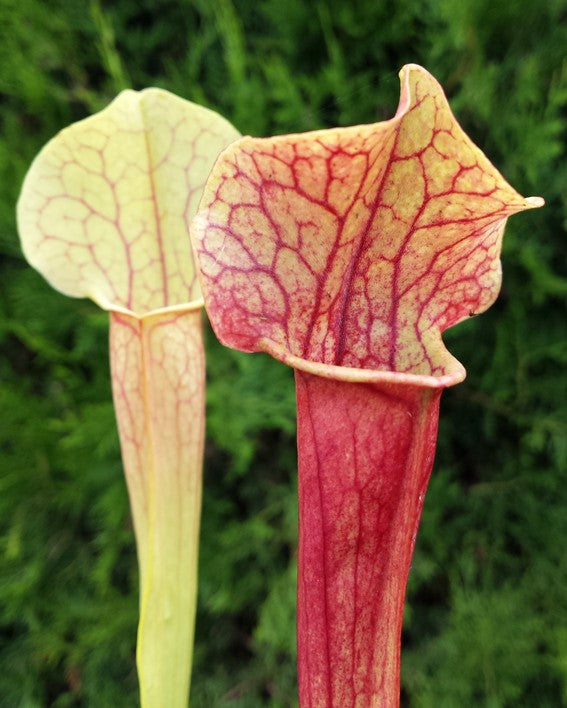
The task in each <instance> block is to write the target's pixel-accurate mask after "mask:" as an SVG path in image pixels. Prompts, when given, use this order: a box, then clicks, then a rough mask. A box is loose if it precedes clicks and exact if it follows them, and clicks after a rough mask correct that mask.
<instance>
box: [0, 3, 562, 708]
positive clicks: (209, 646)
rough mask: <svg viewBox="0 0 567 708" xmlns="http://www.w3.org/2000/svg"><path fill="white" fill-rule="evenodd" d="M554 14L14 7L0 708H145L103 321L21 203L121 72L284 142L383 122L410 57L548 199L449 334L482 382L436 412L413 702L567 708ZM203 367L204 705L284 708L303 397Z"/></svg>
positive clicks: (200, 685)
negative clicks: (491, 285) (48, 262)
mask: <svg viewBox="0 0 567 708" xmlns="http://www.w3.org/2000/svg"><path fill="white" fill-rule="evenodd" d="M97 12H98V19H97ZM566 17H567V6H566V3H565V0H548V2H546V3H544V4H541V3H539V4H538V3H533V2H532V1H531V0H517V1H516V2H514V3H495V2H493V1H491V0H461V1H460V2H457V0H441V1H439V0H425V1H424V2H417V1H416V0H412V1H411V2H405V3H395V2H394V0H385V1H384V2H381V3H377V2H375V0H356V1H354V2H351V1H348V2H347V0H341V1H339V2H336V3H330V2H324V1H323V0H320V1H319V2H316V1H313V2H304V1H303V0H288V1H287V2H281V0H262V2H260V3H257V2H250V1H246V0H233V1H232V2H231V1H230V0H151V1H150V0H137V1H134V0H114V2H112V3H110V2H105V0H99V2H98V3H93V4H91V3H90V2H86V1H85V2H82V3H77V2H75V0H51V1H50V2H49V3H37V2H35V0H17V1H16V0H4V1H3V2H2V3H1V4H0V28H1V30H0V31H1V36H0V40H1V41H0V66H2V71H1V72H0V93H1V95H2V101H1V103H0V126H1V130H0V179H1V181H2V184H3V196H2V199H0V254H1V262H0V271H1V272H0V283H1V284H0V347H1V351H2V356H1V358H0V406H1V407H2V411H3V412H2V425H1V426H0V475H1V476H0V488H1V491H2V493H1V494H0V529H1V537H0V637H1V639H0V666H1V667H2V669H3V671H2V672H0V706H6V707H9V708H13V707H14V706H25V707H26V708H28V707H30V708H31V707H33V706H38V707H39V706H55V707H57V708H59V707H61V706H91V705H92V706H113V705H120V706H129V705H136V702H137V697H136V691H137V684H136V676H135V668H134V666H135V662H134V643H135V626H136V613H137V597H136V593H137V590H136V588H137V575H136V570H135V566H136V563H135V551H134V539H133V534H132V530H131V524H130V520H129V516H128V505H127V497H126V490H125V486H124V483H123V475H122V471H121V463H120V455H119V448H118V439H117V435H116V432H115V421H114V418H113V413H112V409H111V406H110V403H109V401H110V388H109V372H108V364H107V361H106V356H107V354H106V352H107V342H106V326H107V325H106V318H105V316H104V315H100V314H99V313H97V312H96V309H95V308H94V307H93V306H91V305H90V303H88V302H82V301H76V302H69V301H66V302H65V303H63V298H62V296H59V295H57V294H56V293H54V292H51V291H50V289H49V287H48V286H47V285H46V284H45V283H43V282H42V280H41V279H40V278H39V276H37V275H36V274H35V273H33V272H32V271H31V270H29V269H28V268H27V266H26V265H25V263H24V262H23V259H22V256H21V254H20V252H19V247H18V240H17V234H16V229H15V217H14V205H15V201H16V198H17V194H18V192H19V188H20V184H21V180H22V178H23V175H24V173H25V171H26V169H27V167H28V166H29V163H30V162H31V160H32V158H33V156H34V155H35V154H36V153H37V151H38V149H39V148H40V147H41V145H43V144H44V143H45V142H46V140H47V139H48V138H49V137H51V136H52V135H53V134H54V133H55V132H56V131H57V130H58V129H60V128H62V127H64V126H65V125H67V124H69V123H71V122H73V121H75V120H78V119H80V118H82V117H84V116H86V115H87V114H89V113H92V112H94V111H96V110H99V109H100V108H102V107H103V106H104V105H105V104H106V103H108V102H109V100H110V99H111V98H112V97H113V96H114V95H115V94H116V92H117V90H118V89H119V88H121V86H122V85H121V84H119V83H117V82H119V81H126V82H130V83H131V85H132V87H133V88H136V89H141V88H144V87H146V86H150V85H157V86H161V87H163V88H166V89H168V90H170V91H173V92H174V93H177V94H179V95H181V96H183V97H185V98H188V99H190V100H195V101H197V102H199V103H202V104H204V105H208V106H210V107H212V108H214V109H215V110H218V111H219V112H220V113H222V114H223V115H225V116H226V117H227V118H228V119H229V120H231V122H232V123H234V124H235V126H236V127H237V128H238V129H239V130H240V131H241V132H243V133H252V134H254V135H269V134H276V133H285V132H290V131H301V130H308V129H313V128H321V127H326V126H333V125H348V124H355V123H364V122H371V121H375V120H380V119H384V118H387V117H390V114H391V107H392V106H394V105H395V103H396V99H397V91H398V80H397V71H398V69H399V67H400V66H402V65H403V64H404V63H406V62H408V61H413V62H418V63H420V64H422V65H423V66H425V67H426V68H427V69H429V70H430V71H431V72H432V73H434V74H435V75H436V76H437V77H438V78H439V80H440V81H441V83H442V84H443V86H445V87H446V88H447V90H448V95H449V98H450V100H451V103H452V105H453V106H454V108H455V111H457V112H458V115H459V117H460V119H461V122H462V124H463V127H464V128H465V129H466V131H467V132H468V133H469V135H470V136H471V137H472V138H473V140H474V141H475V142H476V143H477V144H479V145H480V146H481V147H482V148H483V149H484V150H485V151H486V152H487V153H488V154H490V155H491V156H492V158H493V160H494V162H495V164H496V166H497V167H498V168H499V170H500V171H501V172H502V173H503V174H504V175H505V176H506V177H507V179H509V180H510V182H512V183H513V184H514V186H515V187H516V188H518V190H519V191H520V192H522V193H525V194H541V195H543V196H544V197H545V198H546V202H547V205H546V208H545V209H544V210H540V211H539V212H538V213H533V214H532V213H530V214H525V215H524V217H523V218H522V219H518V220H517V221H511V222H510V224H509V228H508V229H507V232H506V233H507V235H506V238H505V241H504V255H503V262H504V286H503V292H502V295H501V297H500V299H499V300H498V303H497V304H496V306H495V307H494V308H492V310H491V311H490V312H489V313H487V314H486V315H483V317H482V318H481V319H478V320H477V319H476V318H474V317H473V318H471V319H470V321H468V322H467V323H464V324H462V325H460V326H459V327H458V328H457V329H455V330H453V331H450V332H448V333H447V334H446V336H445V339H446V341H447V343H448V346H449V347H450V349H451V351H452V352H453V353H454V355H455V356H456V357H457V358H459V359H462V360H463V361H466V362H467V369H468V379H467V381H465V383H464V384H462V385H461V386H460V387H459V388H458V389H455V390H453V391H448V392H447V393H446V394H445V397H444V401H443V409H444V410H443V415H442V419H441V428H440V437H439V449H438V453H437V461H436V472H435V473H434V475H433V478H432V482H431V487H430V490H429V492H428V497H427V499H426V503H425V510H424V517H423V521H422V524H421V529H420V535H419V537H418V544H417V550H416V555H415V558H414V564H413V569H412V573H411V574H410V588H409V603H408V607H407V614H406V623H405V629H404V666H403V672H404V676H403V684H404V695H403V704H404V705H407V706H412V707H413V706H416V707H419V708H421V707H422V706H447V707H448V708H452V707H453V706H461V705H479V706H485V705H486V706H491V707H495V708H496V707H498V708H500V707H504V706H514V707H516V706H530V708H531V706H534V705H537V706H558V705H562V704H567V594H566V593H565V587H566V586H567V557H566V554H565V552H564V547H565V540H566V539H567V485H565V484H564V480H565V473H566V472H567V442H566V441H567V400H566V398H565V390H566V388H567V383H566V378H567V373H566V364H567V333H566V329H565V298H566V293H567V269H566V267H565V255H564V254H565V232H564V227H565V224H566V222H567V220H566V217H567V190H566V189H565V184H567V154H566V152H567V151H566V140H565V138H566V134H565V132H566V128H565V126H566V121H565V117H566V115H567V64H566V61H565V46H566V45H567V25H566V23H565V18H566ZM101 18H102V19H101ZM105 52H106V53H107V56H106V58H105ZM109 52H110V55H109V54H108V53H109ZM109 56H113V57H114V58H113V59H112V61H109ZM111 66H114V67H115V68H114V69H111V68H110V67H111ZM116 67H119V69H117V68H116ZM207 356H208V366H209V376H210V382H209V384H210V385H209V392H208V406H209V412H208V416H209V418H208V421H209V423H208V442H207V449H206V461H205V462H206V469H205V496H204V508H203V526H202V536H201V537H202V542H201V543H202V548H201V561H200V566H201V567H200V608H199V613H198V618H197V644H196V647H195V652H196V653H195V666H194V676H193V681H192V699H191V705H192V706H194V707H195V708H200V707H201V706H210V705H214V706H224V705H226V706H235V708H248V707H250V708H256V707H258V706H273V707H274V708H279V707H281V708H283V707H287V706H292V705H294V701H295V700H296V699H295V694H296V685H295V676H294V662H295V657H294V656H293V652H294V625H293V618H294V595H295V590H294V587H293V585H294V571H293V566H294V563H295V560H294V552H295V543H296V538H295V533H296V532H295V524H296V509H295V504H296V497H295V494H296V492H295V485H296V480H295V454H296V453H295V449H294V430H293V426H294V422H293V421H294V418H295V413H294V399H293V382H292V380H291V378H290V377H289V376H288V375H287V372H283V373H282V372H281V371H279V368H280V367H277V366H276V365H272V362H270V361H268V360H267V359H265V358H264V357H262V356H260V355H257V356H253V357H242V358H240V357H239V356H238V355H237V354H235V353H233V352H228V351H227V350H224V349H223V348H222V347H220V345H218V343H216V342H215V341H214V339H213V337H212V336H211V337H209V341H208V351H207ZM244 359H246V361H244ZM281 368H283V367H281ZM226 377H228V379H227V378H226ZM268 381H269V383H268ZM268 391H269V392H271V393H270V394H269V395H270V396H274V395H275V396H277V397H276V398H275V400H274V399H272V400H270V399H268V398H266V396H267V395H268V393H267V392H268ZM244 392H245V394H246V395H245V396H244V397H243V393H244ZM272 392H279V394H278V393H276V394H274V393H272ZM236 411H237V412H238V413H235V412H236ZM86 430H88V433H89V438H87V437H86V435H85V434H84V431H86ZM480 440H482V441H483V442H482V444H479V441H480Z"/></svg>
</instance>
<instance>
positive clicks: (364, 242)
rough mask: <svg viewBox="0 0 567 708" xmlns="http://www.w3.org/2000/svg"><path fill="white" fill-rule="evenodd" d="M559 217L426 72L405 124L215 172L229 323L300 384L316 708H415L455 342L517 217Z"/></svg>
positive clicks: (404, 105) (412, 94) (301, 655)
mask: <svg viewBox="0 0 567 708" xmlns="http://www.w3.org/2000/svg"><path fill="white" fill-rule="evenodd" d="M542 203H543V201H542V200H541V199H539V198H528V199H525V198H524V197H521V196H520V195H519V194H518V193H517V192H516V191H515V190H514V189H513V188H512V187H511V186H510V185H509V184H507V182H506V181H505V180H504V179H503V177H502V176H501V175H500V174H499V173H498V171H497V170H496V169H495V168H494V167H493V166H492V165H491V163H490V162H489V161H488V159H487V158H486V157H485V156H484V155H483V154H482V152H481V151H480V150H479V149H478V148H477V147H476V146H475V145H474V144H473V143H472V142H471V140H470V139H469V138H468V137H467V136H466V135H465V133H464V132H463V131H462V129H461V128H460V127H459V125H458V123H457V122H456V120H455V118H454V117H453V115H452V113H451V110H450V108H449V105H448V103H447V100H446V98H445V96H444V94H443V91H442V89H441V87H440V86H439V84H438V83H437V81H436V80H435V79H434V78H433V77H432V76H431V75H430V74H429V73H428V72H427V71H425V70H424V69H423V68H421V67H419V66H416V65H408V66H406V67H404V68H403V69H402V72H401V98H400V103H399V107H398V110H397V113H396V115H395V116H394V117H393V118H392V119H391V120H388V121H386V122H383V123H377V124H374V125H361V126H356V127H350V128H337V129H331V130H323V131H317V132H311V133H305V134H298V135H284V136H280V137H274V138H269V139H253V138H248V137H247V138H242V139H241V140H239V141H237V142H235V143H233V144H232V145H231V146H230V147H229V148H228V149H227V150H225V151H224V152H223V153H222V154H221V156H220V158H219V159H218V161H217V163H216V165H215V167H214V168H213V171H212V173H211V176H210V178H209V180H208V182H207V185H206V188H205V191H204V194H203V199H202V201H201V205H200V207H199V211H198V213H197V215H196V217H195V219H194V221H193V226H192V236H193V240H194V247H195V252H196V254H197V258H198V261H199V267H200V272H201V280H202V287H203V294H204V298H205V304H206V307H207V311H208V314H209V317H210V319H211V322H212V325H213V327H214V329H215V331H216V333H217V335H218V337H219V339H220V340H221V341H222V342H223V343H224V344H226V345H228V346H231V347H235V348H237V349H241V350H244V351H249V352H251V351H264V352H268V353H270V354H271V355H273V356H275V357H276V358H277V359H279V360H281V361H283V362H284V363H286V364H289V365H290V366H292V367H294V369H295V381H296V391H297V416H298V431H297V445H298V458H299V555H298V565H299V567H298V588H297V619H298V669H299V697H300V704H301V705H302V706H305V707H307V706H312V707H317V708H324V707H331V706H332V707H333V708H346V707H347V706H357V707H358V708H365V707H367V706H387V707H388V708H390V707H392V706H396V705H398V702H399V672H400V634H401V623H402V612H403V603H404V595H405V588H406V582H407V577H408V572H409V567H410V561H411V556H412V552H413V547H414V543H415V538H416V533H417V528H418V523H419V518H420V515H421V510H422V505H423V500H424V494H425V490H426V487H427V483H428V479H429V475H430V472H431V467H432V463H433V457H434V452H435V444H436V435H437V421H438V410H439V400H440V395H441V392H442V390H443V389H444V388H445V387H447V386H452V385H453V384H456V383H459V382H460V381H462V380H463V378H464V376H465V370H464V368H463V366H462V365H461V364H460V363H459V362H458V361H457V360H456V359H455V358H454V357H452V356H451V354H450V353H449V352H448V351H447V350H446V349H445V347H444V345H443V342H442V338H441V333H442V332H443V330H444V329H446V328H447V327H450V326H452V325H454V324H456V323H458V322H459V321H461V320H463V319H465V318H466V317H468V316H469V315H470V314H472V313H479V312H482V311H483V310H486V309H487V308H488V307H489V305H490V304H491V303H492V302H493V301H494V299H495V298H496V296H497V293H498V291H499V288H500V282H501V270H500V261H499V254H500V246H501V239H502V234H503V230H504V225H505V223H506V220H507V218H508V217H509V216H510V215H512V214H514V213H516V212H519V211H522V210H524V209H529V208H533V207H537V206H541V204H542Z"/></svg>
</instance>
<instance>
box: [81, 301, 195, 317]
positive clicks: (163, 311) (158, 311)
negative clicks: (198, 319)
mask: <svg viewBox="0 0 567 708" xmlns="http://www.w3.org/2000/svg"><path fill="white" fill-rule="evenodd" d="M91 299H92V300H94V301H95V302H96V304H97V305H99V307H101V308H102V309H103V310H106V311H107V312H114V313H117V314H120V315H126V316H127V317H132V318H133V319H135V320H145V319H148V318H149V317H158V316H159V315H167V314H181V313H186V312H197V311H198V310H200V309H201V308H202V307H204V306H205V302H204V300H203V298H202V297H199V298H196V299H195V300H189V301H188V302H183V303H180V304H178V305H168V306H167V307H156V308H155V309H153V310H147V311H146V312H136V311H135V310H130V309H129V308H127V307H121V306H120V305H114V304H112V303H110V302H105V301H103V300H101V299H100V298H97V299H96V300H95V299H94V298H92V297H91Z"/></svg>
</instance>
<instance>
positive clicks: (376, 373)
mask: <svg viewBox="0 0 567 708" xmlns="http://www.w3.org/2000/svg"><path fill="white" fill-rule="evenodd" d="M258 349H259V350H261V351H263V352H266V353H267V354H270V355H271V356H273V357H274V359H278V361H281V362H283V363H284V364H287V365H288V366H291V367H292V368H294V369H298V370H299V371H304V372H305V373H308V374H313V375H314V376H320V377H321V378H325V379H334V380H336V381H347V382H350V383H389V384H399V385H403V386H418V387H423V388H432V389H439V388H448V387H449V386H454V385H456V384H458V383H461V381H463V380H464V379H465V377H466V375H467V372H466V370H465V367H464V366H463V365H462V364H461V362H460V361H458V359H455V357H454V356H452V355H451V354H450V353H449V352H448V351H447V352H446V359H445V361H444V362H443V363H444V365H445V366H444V368H445V371H446V372H448V373H444V374H440V375H437V376H436V375H434V374H412V373H408V372H405V371H391V370H387V369H383V370H382V369H359V368H356V367H352V366H338V365H335V364H324V363H322V362H319V361H312V360H310V359H303V358H302V357H299V356H295V355H294V354H291V353H290V352H288V351H287V350H286V349H284V348H283V347H282V346H281V345H278V344H276V343H275V342H273V341H272V340H270V339H266V338H262V339H261V340H260V341H259V347H258Z"/></svg>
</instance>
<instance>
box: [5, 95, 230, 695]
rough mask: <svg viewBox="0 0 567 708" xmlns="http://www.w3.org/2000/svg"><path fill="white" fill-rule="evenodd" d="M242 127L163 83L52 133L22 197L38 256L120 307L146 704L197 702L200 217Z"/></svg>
mask: <svg viewBox="0 0 567 708" xmlns="http://www.w3.org/2000/svg"><path fill="white" fill-rule="evenodd" d="M237 136H238V133H237V132H236V130H235V129H234V128H233V127H232V126H231V125H230V124H229V123H228V122H227V121H225V120H224V119H223V118H221V117H220V116H219V115H217V114H216V113H213V112H212V111H210V110H207V109H205V108H202V107H200V106H196V105H194V104H192V103H189V102H187V101H184V100H182V99H180V98H178V97H176V96H174V95H172V94H169V93H167V92H166V91H162V90H159V89H146V90H145V91H141V92H139V93H137V92H134V91H130V90H128V91H124V92H122V93H121V94H120V95H119V96H118V97H117V98H116V99H115V100H114V101H113V102H112V103H111V104H110V105H109V106H108V107H107V108H106V109H104V110H103V111H101V112H100V113H97V114H95V115H94V116H91V117H90V118H87V119H86V120H83V121H81V122H79V123H75V124H74V125H72V126H70V127H69V128H67V129H65V130H63V131H62V132H61V133H59V134H58V135H57V136H56V137H55V138H54V139H53V140H51V142H49V143H48V144H47V145H46V146H45V147H44V148H43V150H42V151H41V152H40V154H39V155H38V156H37V158H36V159H35V161H34V162H33V164H32V166H31V168H30V170H29V172H28V174H27V176H26V178H25V181H24V185H23V188H22V193H21V196H20V200H19V203H18V227H19V231H20V236H21V241H22V246H23V250H24V253H25V255H26V257H27V259H28V261H29V262H30V263H31V264H32V265H33V266H34V267H35V268H36V269H37V270H39V271H40V273H42V274H43V276H44V277H45V278H46V279H47V280H48V281H49V282H50V283H51V285H53V287H54V288H56V289H57V290H60V291H61V292H63V293H65V294H67V295H71V296H73V297H90V298H91V299H92V300H94V301H95V302H96V303H97V304H98V305H100V306H101V307H102V308H103V309H105V310H108V311H109V313H110V361H111V373H112V390H113V397H114V404H115V409H116V417H117V421H118V429H119V433H120V443H121V449H122V457H123V462H124V469H125V473H126V480H127V485H128V491H129V496H130V504H131V508H132V515H133V520H134V527H135V533H136V542H137V550H138V559H139V566H140V623H139V629H138V649H137V661H138V670H139V677H140V693H141V700H142V705H143V706H147V707H148V708H155V707H158V706H159V707H161V706H164V707H165V706H167V708H177V707H181V706H185V705H186V704H187V700H188V694H189V681H190V670H191V657H192V644H193V631H194V617H195V604H196V590H197V549H198V537H199V521H200V506H201V468H202V453H203V435H204V386H205V381H204V372H205V361H204V352H203V343H202V335H201V321H200V318H201V312H200V311H201V306H202V299H201V293H200V289H199V283H198V280H197V277H196V274H195V271H194V267H193V259H192V254H191V247H190V242H189V223H190V221H191V218H192V216H193V214H194V212H195V210H196V207H197V204H198V201H199V198H200V196H201V192H202V188H203V184H204V182H205V180H206V178H207V175H208V173H209V170H210V168H211V166H212V164H213V162H214V160H215V158H216V157H217V155H218V153H219V151H220V150H221V149H222V148H224V147H225V146H226V145H228V144H229V143H230V142H231V141H232V140H234V139H235V138H236V137H237Z"/></svg>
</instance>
